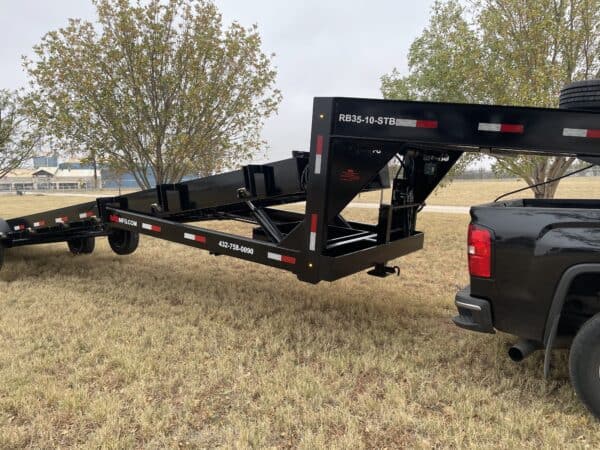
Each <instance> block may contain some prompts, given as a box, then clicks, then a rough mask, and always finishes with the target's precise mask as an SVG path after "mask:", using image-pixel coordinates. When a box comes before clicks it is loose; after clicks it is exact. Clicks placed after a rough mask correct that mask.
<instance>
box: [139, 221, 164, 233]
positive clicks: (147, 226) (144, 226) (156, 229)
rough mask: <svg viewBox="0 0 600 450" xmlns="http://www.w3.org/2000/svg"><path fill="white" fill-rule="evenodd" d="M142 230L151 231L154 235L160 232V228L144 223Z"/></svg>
mask: <svg viewBox="0 0 600 450" xmlns="http://www.w3.org/2000/svg"><path fill="white" fill-rule="evenodd" d="M142 229H143V230H148V231H153V232H155V233H160V232H161V228H160V227H159V226H158V225H152V224H150V223H144V222H142Z"/></svg>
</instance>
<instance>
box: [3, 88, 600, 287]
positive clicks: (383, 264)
mask: <svg viewBox="0 0 600 450" xmlns="http://www.w3.org/2000/svg"><path fill="white" fill-rule="evenodd" d="M310 142H311V145H310V152H294V153H293V155H292V157H291V158H289V159H285V160H282V161H277V162H274V163H269V164H262V165H247V166H244V167H243V168H241V169H240V170H235V171H231V172H227V173H223V174H218V175H212V176H208V177H203V178H198V179H195V180H191V181H186V182H181V183H175V184H162V185H157V186H156V187H155V188H154V189H148V190H144V191H140V192H135V193H131V194H125V195H121V196H116V197H110V198H105V197H100V198H98V199H97V200H96V201H93V202H86V203H82V204H79V205H75V206H70V207H66V208H61V209H56V210H52V211H45V212H40V213H37V214H32V215H28V216H23V217H16V218H12V219H8V220H0V265H1V263H2V256H3V249H4V248H10V247H17V246H24V245H33V244H44V243H52V242H67V243H68V244H69V249H70V250H71V252H73V253H76V254H80V253H91V252H92V251H93V249H94V239H95V238H97V237H101V236H106V237H107V238H108V240H109V243H110V245H111V248H112V249H113V250H114V251H115V252H116V253H118V254H121V255H125V254H129V253H132V252H133V251H135V249H136V248H137V244H138V236H139V234H145V235H149V236H152V237H155V238H159V239H165V240H169V241H173V242H177V243H180V244H184V245H189V246H192V247H196V248H199V249H202V250H206V251H209V252H210V253H212V254H215V255H228V256H233V257H236V258H241V259H246V260H249V261H253V262H257V263H260V264H264V265H268V266H272V267H276V268H280V269H283V270H287V271H290V272H293V273H295V274H296V275H297V276H298V278H299V279H300V280H303V281H306V282H310V283H317V282H319V281H321V280H325V281H333V280H336V279H339V278H342V277H344V276H347V275H350V274H353V273H356V272H359V271H362V270H365V269H371V270H370V271H369V274H371V275H375V276H380V277H384V276H387V275H390V274H393V273H395V272H396V270H395V268H393V267H389V266H388V262H389V261H391V260H393V259H395V258H398V257H400V256H403V255H406V254H409V253H411V252H414V251H417V250H419V249H421V248H422V246H423V233H421V232H419V231H418V230H417V228H416V223H417V215H418V212H419V211H420V210H421V209H422V207H423V206H424V205H425V202H426V200H427V197H428V196H429V195H430V194H431V192H433V190H434V189H435V187H436V186H437V185H438V184H439V183H440V181H441V180H442V178H443V177H444V176H445V175H446V174H447V173H448V171H449V170H450V169H451V168H452V166H453V165H454V164H455V163H456V161H457V160H458V158H459V157H460V156H461V155H462V153H463V152H465V151H469V152H473V151H475V152H481V151H483V152H489V153H494V152H499V153H504V154H511V153H527V152H530V153H535V154H542V155H548V156H561V155H573V156H578V157H580V158H582V159H585V160H588V161H592V162H596V161H600V159H598V158H600V113H594V112H582V111H570V110H559V109H541V108H520V107H500V106H490V105H468V104H447V103H426V102H407V101H392V100H368V99H354V98H316V99H315V100H314V107H313V116H312V131H311V140H310ZM394 159H395V160H396V161H397V162H398V164H399V168H400V169H399V170H398V171H397V174H396V175H395V176H394V177H390V176H389V175H388V170H387V167H388V164H389V163H390V161H392V160H394ZM385 188H391V198H390V199H389V201H387V202H384V203H381V204H380V206H379V215H378V221H377V223H376V224H365V223H358V222H352V221H347V220H346V219H345V218H344V217H343V215H342V212H343V210H344V208H345V207H346V206H347V205H348V204H349V203H350V202H351V201H352V199H353V198H355V197H356V196H357V195H358V194H359V193H361V192H364V191H368V190H377V189H385ZM297 202H305V211H304V213H303V214H302V213H296V212H290V211H286V210H282V209H278V208H277V206H281V205H286V204H292V203H297ZM209 220H236V221H243V222H248V223H251V224H254V225H255V228H254V229H253V235H252V237H243V236H238V235H233V234H228V233H223V232H219V231H215V230H212V229H210V228H206V227H201V226H199V225H198V224H197V223H198V222H203V221H209ZM192 223H193V224H192Z"/></svg>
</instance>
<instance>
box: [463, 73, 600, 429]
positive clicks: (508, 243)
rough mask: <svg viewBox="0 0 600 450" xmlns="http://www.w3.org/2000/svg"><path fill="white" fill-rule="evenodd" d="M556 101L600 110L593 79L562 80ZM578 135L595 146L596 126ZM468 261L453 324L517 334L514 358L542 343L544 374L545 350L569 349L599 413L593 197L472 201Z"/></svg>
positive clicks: (576, 376) (598, 282)
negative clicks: (468, 280)
mask: <svg viewBox="0 0 600 450" xmlns="http://www.w3.org/2000/svg"><path fill="white" fill-rule="evenodd" d="M560 106H561V108H564V109H575V110H586V111H593V112H598V111H600V80H587V81H580V82H576V83H573V84H571V85H569V86H567V87H565V88H564V89H563V90H562V91H561V98H560ZM598 128H600V127H598ZM565 131H566V130H565ZM569 133H570V131H569ZM573 135H574V134H573ZM586 136H587V137H588V138H593V140H594V141H595V142H597V145H598V146H599V148H600V130H599V129H595V130H593V131H589V130H588V131H587V134H586ZM584 159H586V160H587V161H588V162H591V163H594V164H599V163H600V159H598V158H591V159H590V158H584ZM468 260H469V273H470V276H471V284H470V286H468V287H466V288H465V289H463V290H462V291H460V292H458V294H457V295H456V301H455V303H456V307H457V308H458V313H459V315H458V316H456V317H455V318H454V323H455V324H456V325H458V326H459V327H462V328H466V329H468V330H472V331H480V332H484V333H494V332H495V330H499V331H503V332H506V333H509V334H512V335H515V336H517V337H518V340H517V342H516V343H515V344H514V345H513V346H512V347H511V348H510V349H509V352H508V354H509V356H510V358H511V359H513V360H514V361H521V360H523V359H524V358H526V357H527V356H528V355H530V354H531V353H532V352H533V351H536V350H540V349H543V350H545V359H544V375H545V376H546V377H547V376H548V374H549V370H550V358H551V354H552V351H551V350H552V349H554V348H569V349H570V356H569V371H570V377H571V383H572V385H573V387H574V388H575V391H576V393H577V395H578V396H579V398H580V399H581V401H582V402H583V403H584V404H585V406H586V407H587V408H588V409H589V410H590V411H591V412H592V414H594V415H595V416H596V417H597V418H600V200H544V199H526V200H513V201H503V202H496V203H491V204H486V205H481V206H476V207H473V208H471V223H470V225H469V232H468Z"/></svg>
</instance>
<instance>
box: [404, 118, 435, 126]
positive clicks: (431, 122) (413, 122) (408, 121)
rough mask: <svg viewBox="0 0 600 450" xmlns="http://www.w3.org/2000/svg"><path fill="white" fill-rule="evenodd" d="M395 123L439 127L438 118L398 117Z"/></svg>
mask: <svg viewBox="0 0 600 450" xmlns="http://www.w3.org/2000/svg"><path fill="white" fill-rule="evenodd" d="M394 125H395V126H397V127H405V128H437V127H438V121H437V120H414V119H396V120H395V122H394Z"/></svg>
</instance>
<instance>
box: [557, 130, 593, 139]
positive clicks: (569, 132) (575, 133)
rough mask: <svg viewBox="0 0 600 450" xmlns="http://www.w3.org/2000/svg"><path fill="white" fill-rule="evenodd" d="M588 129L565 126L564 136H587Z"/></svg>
mask: <svg viewBox="0 0 600 450" xmlns="http://www.w3.org/2000/svg"><path fill="white" fill-rule="evenodd" d="M587 133H588V130H582V129H579V128H565V129H564V130H563V136H570V137H582V138H584V137H587Z"/></svg>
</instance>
